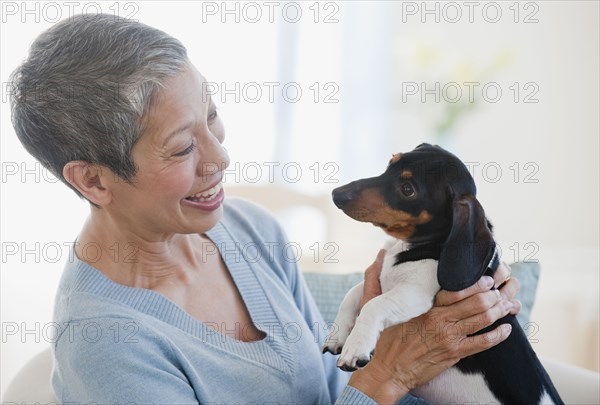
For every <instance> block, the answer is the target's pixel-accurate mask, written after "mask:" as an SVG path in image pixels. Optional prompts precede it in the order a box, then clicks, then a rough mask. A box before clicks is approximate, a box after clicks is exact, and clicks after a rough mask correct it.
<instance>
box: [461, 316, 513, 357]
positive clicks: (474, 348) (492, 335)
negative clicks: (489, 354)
mask: <svg viewBox="0 0 600 405" xmlns="http://www.w3.org/2000/svg"><path fill="white" fill-rule="evenodd" d="M511 331H512V326H511V325H510V324H509V323H505V324H502V325H500V326H498V327H497V328H496V329H494V330H491V331H489V332H486V333H482V334H481V335H476V336H467V337H465V338H464V339H462V340H461V342H460V343H459V349H458V350H459V355H460V357H461V358H463V357H466V356H470V355H472V354H476V353H479V352H482V351H484V350H487V349H489V348H491V347H493V346H495V345H497V344H498V343H500V342H502V341H504V340H506V338H507V337H508V336H509V335H510V332H511Z"/></svg>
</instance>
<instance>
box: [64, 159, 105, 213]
mask: <svg viewBox="0 0 600 405" xmlns="http://www.w3.org/2000/svg"><path fill="white" fill-rule="evenodd" d="M63 177H64V178H65V180H66V181H67V182H68V183H69V184H71V185H72V186H73V187H74V188H75V189H77V191H79V192H80V193H81V194H82V195H83V196H84V197H85V198H87V199H88V200H89V201H90V202H92V203H94V204H96V205H98V206H104V205H107V204H108V203H109V202H110V198H111V193H110V190H109V189H108V188H106V187H105V182H106V179H107V178H108V177H110V174H109V173H107V172H106V169H104V173H103V168H102V167H101V166H98V165H95V164H91V163H88V162H84V161H82V160H73V161H70V162H68V163H67V164H66V165H65V166H64V167H63Z"/></svg>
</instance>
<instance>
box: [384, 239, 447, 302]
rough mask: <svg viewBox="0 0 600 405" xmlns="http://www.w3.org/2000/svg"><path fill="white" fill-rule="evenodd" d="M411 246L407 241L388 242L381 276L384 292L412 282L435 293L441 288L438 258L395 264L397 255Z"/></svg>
mask: <svg viewBox="0 0 600 405" xmlns="http://www.w3.org/2000/svg"><path fill="white" fill-rule="evenodd" d="M409 247H410V246H409V245H408V244H407V243H405V242H402V241H398V240H396V241H391V242H388V244H386V246H385V249H386V255H385V258H384V260H383V265H382V270H381V276H380V277H379V281H380V282H381V290H382V292H383V293H386V292H387V291H390V290H391V289H393V288H394V287H395V286H397V285H399V284H410V285H414V286H415V287H419V289H421V290H424V291H427V292H428V294H430V293H433V294H434V295H435V293H436V292H437V291H439V289H440V285H439V284H438V281H437V267H438V261H437V260H433V259H423V260H417V261H411V262H404V263H400V264H397V265H395V263H396V255H397V254H398V253H400V252H403V251H406V250H408V249H409Z"/></svg>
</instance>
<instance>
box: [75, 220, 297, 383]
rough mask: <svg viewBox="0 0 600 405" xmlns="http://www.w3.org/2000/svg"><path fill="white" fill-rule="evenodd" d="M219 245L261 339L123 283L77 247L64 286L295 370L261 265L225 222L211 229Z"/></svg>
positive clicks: (216, 344) (206, 341) (231, 350)
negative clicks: (235, 334) (241, 335)
mask: <svg viewBox="0 0 600 405" xmlns="http://www.w3.org/2000/svg"><path fill="white" fill-rule="evenodd" d="M206 235H207V236H208V237H209V238H210V239H211V241H212V242H213V243H214V244H215V246H216V247H217V249H218V251H219V253H220V254H221V257H222V258H223V261H224V263H225V266H226V267H227V269H228V271H229V272H230V274H231V277H232V279H233V282H234V284H235V285H236V287H237V289H238V291H239V292H240V295H241V297H242V300H243V301H244V304H245V305H246V308H247V309H248V312H249V314H250V318H251V320H252V322H253V323H254V324H255V325H256V327H257V328H258V329H259V330H261V331H263V332H264V333H265V335H266V336H265V337H264V338H263V339H261V340H257V341H251V342H244V341H241V340H237V339H234V338H232V337H230V336H228V335H227V334H223V333H221V332H219V331H217V330H215V329H213V328H211V327H209V326H208V325H207V324H206V323H204V322H202V321H200V320H198V319H196V318H194V317H192V316H191V315H190V314H189V313H188V312H186V311H185V310H184V309H183V308H181V307H180V306H179V305H177V304H175V303H174V302H173V301H171V300H170V299H168V298H167V297H165V296H164V295H162V294H160V293H157V292H156V291H153V290H150V289H146V288H140V287H129V286H125V285H122V284H118V283H116V282H114V281H112V280H111V279H109V278H108V277H106V276H105V275H104V274H103V273H102V272H100V271H99V270H98V269H96V268H94V267H93V266H91V265H90V264H88V263H86V262H84V261H83V260H80V259H79V258H78V257H77V255H76V254H75V252H74V248H75V246H73V252H72V256H71V257H72V258H73V264H74V269H75V272H74V274H73V275H72V277H69V278H68V281H67V282H66V283H65V285H64V287H66V288H72V289H73V290H75V291H78V292H83V293H90V294H94V295H98V296H101V297H104V298H107V299H110V300H113V301H117V302H119V303H121V304H124V305H126V306H128V307H131V308H133V309H134V310H137V311H139V312H141V313H143V314H145V315H147V316H151V317H154V318H156V319H159V320H161V321H163V322H165V323H167V324H169V325H171V326H173V327H176V328H178V329H180V330H181V331H182V332H185V333H187V334H190V335H192V336H194V337H196V338H197V339H199V340H200V341H201V342H202V343H203V344H209V345H211V346H214V347H215V348H218V349H221V350H224V351H226V352H229V353H233V354H236V355H238V356H241V357H245V358H247V359H249V360H252V361H256V362H259V363H263V364H265V365H268V366H270V367H272V368H275V369H277V370H279V371H281V372H284V373H286V374H290V373H291V372H292V365H293V362H292V354H291V352H290V349H289V347H288V345H287V344H286V342H285V336H283V333H282V331H283V330H284V328H283V325H281V321H280V319H279V318H278V317H277V315H276V313H275V311H274V310H273V308H272V306H271V305H270V303H269V300H268V296H267V294H266V292H265V290H264V288H263V286H262V285H261V283H260V281H259V279H258V277H257V274H256V270H255V269H253V268H252V265H251V263H249V262H248V260H247V258H245V256H244V251H243V250H242V249H240V246H239V243H237V242H236V241H235V240H234V239H233V237H232V235H231V233H230V232H229V231H228V230H227V229H226V227H225V225H224V224H223V223H222V222H219V223H218V224H217V225H215V227H213V228H212V229H211V230H209V231H208V232H206Z"/></svg>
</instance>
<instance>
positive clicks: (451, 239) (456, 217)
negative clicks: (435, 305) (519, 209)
mask: <svg viewBox="0 0 600 405" xmlns="http://www.w3.org/2000/svg"><path fill="white" fill-rule="evenodd" d="M494 260H495V261H497V257H496V243H495V242H494V238H493V236H492V232H491V230H490V228H489V227H488V221H487V219H486V218H485V213H484V211H483V207H482V206H481V204H479V201H477V199H476V198H475V196H474V195H464V196H461V197H456V198H455V199H454V201H453V203H452V229H451V230H450V234H449V235H448V238H447V239H446V242H445V243H444V246H443V247H442V251H441V254H440V261H439V263H438V273H437V276H438V282H439V284H440V286H441V287H442V288H443V289H444V290H448V291H459V290H462V289H464V288H466V287H469V286H471V285H473V284H475V283H476V282H477V280H479V278H480V277H481V276H483V274H484V273H485V271H486V270H487V268H488V266H489V265H490V264H491V262H492V261H494ZM491 265H492V266H493V267H492V268H493V269H495V268H496V265H497V264H495V265H494V264H491Z"/></svg>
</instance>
